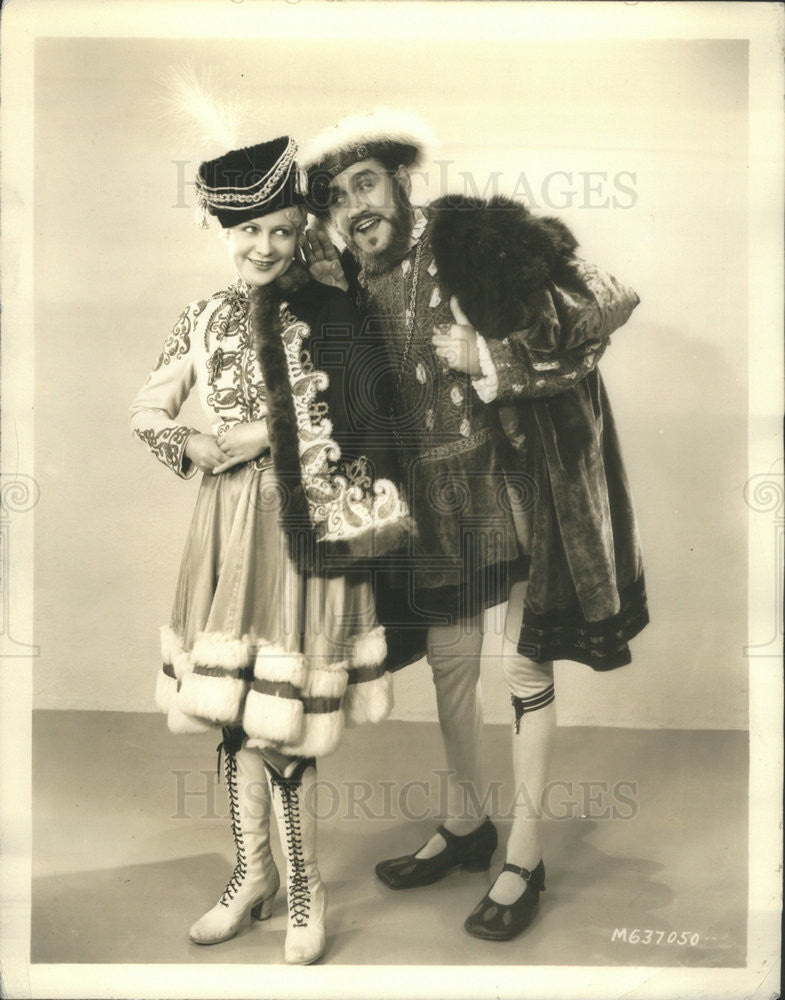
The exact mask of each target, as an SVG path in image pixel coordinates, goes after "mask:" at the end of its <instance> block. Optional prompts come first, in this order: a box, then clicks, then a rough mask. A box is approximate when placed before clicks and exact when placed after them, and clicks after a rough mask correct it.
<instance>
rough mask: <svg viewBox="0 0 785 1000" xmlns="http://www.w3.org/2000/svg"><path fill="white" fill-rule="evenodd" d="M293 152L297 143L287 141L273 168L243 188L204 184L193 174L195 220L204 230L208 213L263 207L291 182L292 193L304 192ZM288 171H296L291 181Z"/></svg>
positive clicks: (199, 177) (302, 173)
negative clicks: (195, 206)
mask: <svg viewBox="0 0 785 1000" xmlns="http://www.w3.org/2000/svg"><path fill="white" fill-rule="evenodd" d="M296 152H297V143H296V142H295V141H294V139H290V140H289V142H288V144H287V146H286V149H285V150H284V151H283V153H282V154H281V156H280V157H279V158H278V160H277V161H276V163H275V164H274V165H273V167H272V168H271V169H270V170H268V171H267V172H266V173H265V174H264V175H263V176H262V177H260V178H259V179H258V180H256V181H254V182H253V183H252V184H247V185H229V184H222V185H213V186H211V185H209V184H206V183H205V181H204V180H203V178H202V177H201V173H200V172H199V173H197V176H196V181H195V187H196V201H197V220H198V222H199V225H200V226H202V228H206V227H207V216H208V213H209V212H211V213H212V214H218V212H219V211H220V212H221V213H224V212H245V213H248V211H249V210H252V209H259V208H263V207H264V206H265V205H268V204H270V203H271V202H273V201H274V200H275V199H276V198H277V197H278V196H279V195H280V194H281V193H282V192H283V190H284V188H285V187H287V185H290V184H291V181H292V180H293V181H294V184H293V185H292V186H293V189H294V193H295V194H303V193H304V192H305V175H304V172H303V171H302V170H300V169H298V168H297V167H296V166H295V163H294V156H295V153H296ZM292 169H295V170H296V175H295V176H294V178H291V177H290V175H291V172H292Z"/></svg>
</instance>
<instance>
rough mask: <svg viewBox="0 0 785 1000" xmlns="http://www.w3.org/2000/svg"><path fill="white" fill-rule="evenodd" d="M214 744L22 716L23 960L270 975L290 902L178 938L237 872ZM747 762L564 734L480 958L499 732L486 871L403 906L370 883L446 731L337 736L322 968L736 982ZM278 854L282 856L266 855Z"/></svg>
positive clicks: (406, 728) (430, 794)
mask: <svg viewBox="0 0 785 1000" xmlns="http://www.w3.org/2000/svg"><path fill="white" fill-rule="evenodd" d="M217 742H218V738H217V737H216V735H215V734H210V735H207V736H193V737H182V736H180V737H175V736H172V735H171V734H169V733H168V732H167V730H166V727H165V724H164V721H163V719H162V718H161V717H160V716H158V715H152V714H141V713H113V712H68V711H58V712H53V711H41V712H36V713H35V719H34V743H33V753H34V757H33V797H34V813H33V823H34V833H33V836H34V859H33V889H32V943H31V954H32V961H33V962H34V963H110V964H114V963H190V962H201V963H257V964H258V963H262V964H264V963H269V964H274V963H279V962H281V961H282V951H283V941H284V935H285V929H286V912H285V910H286V907H285V900H284V896H283V894H280V895H279V897H278V898H277V899H276V903H275V907H274V910H273V916H272V918H271V919H270V920H268V921H266V922H264V923H258V922H254V923H253V925H252V926H246V927H245V928H244V929H243V931H242V932H241V933H240V934H239V935H238V936H237V937H236V938H235V939H233V940H231V941H227V942H225V943H224V944H221V945H216V946H213V947H207V948H204V947H199V946H197V945H194V944H191V943H190V942H189V940H188V937H187V930H188V927H189V926H190V924H191V922H192V921H193V920H194V919H195V918H196V917H198V916H199V915H200V914H201V913H202V912H203V911H204V910H206V909H208V908H209V907H210V906H211V905H212V904H213V903H214V902H215V900H216V899H217V898H218V896H219V895H220V893H221V891H222V890H223V887H224V885H225V883H226V880H227V878H228V876H229V874H230V873H231V870H232V867H233V865H234V852H233V844H232V841H231V834H230V832H229V824H228V819H227V818H226V817H227V807H226V797H225V792H226V790H225V787H224V784H223V780H222V781H221V783H220V785H219V784H216V781H215V778H216V754H215V746H216V743H217ZM747 757H748V753H747V734H746V733H745V732H739V731H715V730H711V731H707V730H699V731H683V730H667V731H657V730H637V729H606V728H588V727H563V728H560V729H559V730H558V734H557V743H556V751H555V756H554V760H553V765H552V769H551V786H550V791H549V799H548V802H549V808H548V812H549V818H548V819H547V820H546V822H545V830H544V836H545V848H544V860H545V865H546V870H547V891H546V892H545V893H544V894H543V895H542V897H541V904H540V909H539V913H538V915H537V917H536V918H535V921H534V923H533V924H532V925H531V927H530V928H529V930H528V931H527V932H526V933H525V934H524V935H522V936H521V937H520V938H518V939H516V940H514V941H512V942H506V943H491V942H484V941H479V940H476V939H474V938H472V937H470V936H469V935H468V934H466V932H465V931H464V930H463V927H462V924H463V920H464V918H465V917H466V915H467V914H468V913H469V912H470V911H471V909H472V908H473V907H474V905H475V904H476V903H477V902H478V901H479V900H480V898H481V897H482V896H483V894H484V893H485V891H486V890H487V887H488V884H489V882H490V879H491V878H492V877H493V876H494V874H495V872H497V871H498V870H499V868H500V866H501V864H502V863H503V860H504V851H503V844H504V842H505V840H506V837H507V833H508V831H509V819H508V818H506V814H507V813H508V810H509V804H510V798H511V795H512V791H511V789H512V777H511V770H510V762H509V759H508V758H509V728H508V727H507V726H501V725H489V726H487V727H486V733H485V747H484V759H485V770H486V775H487V776H488V777H489V778H494V779H498V780H500V781H501V782H503V783H504V784H503V785H502V786H497V787H496V790H495V791H492V795H496V799H495V800H494V799H493V798H491V799H489V802H490V804H491V806H492V808H493V811H494V813H495V816H496V818H497V820H498V827H499V832H500V846H499V849H498V850H497V853H496V855H495V856H494V860H493V864H492V867H491V871H490V872H489V873H481V874H466V873H463V872H456V873H454V874H452V875H450V876H448V877H447V878H446V879H444V880H443V881H442V882H440V883H437V884H436V885H433V886H430V887H428V888H424V889H419V890H409V891H404V892H392V891H390V890H388V889H386V888H385V887H384V886H382V885H381V884H380V883H379V882H378V881H376V879H375V877H374V875H373V867H374V865H375V863H376V862H377V861H378V860H380V859H382V858H385V857H391V856H394V855H396V854H402V853H406V852H407V851H409V850H414V849H416V848H417V847H419V846H420V845H421V844H422V843H423V842H424V841H425V840H427V839H428V837H429V836H430V834H431V832H432V830H433V820H432V819H431V818H430V816H429V815H428V809H429V808H431V809H433V810H438V802H439V788H440V781H441V778H440V776H439V774H438V769H439V768H440V767H441V766H442V756H441V743H440V737H439V732H438V727H437V726H436V725H435V724H430V723H414V722H394V721H388V722H386V723H383V724H381V725H379V726H376V727H364V728H361V729H356V730H349V731H347V732H346V734H345V738H344V741H343V743H342V745H341V747H340V749H339V751H338V752H337V753H336V754H334V755H333V756H332V757H329V758H327V759H325V760H324V761H322V762H321V763H320V767H319V779H320V782H321V785H320V792H319V800H318V808H319V813H320V816H321V817H322V820H321V822H320V827H319V858H320V867H321V871H322V876H323V878H324V880H325V882H326V884H327V888H328V893H329V899H330V906H329V923H328V942H327V951H326V954H325V956H324V959H323V961H324V962H327V963H330V964H337V965H371V964H380V965H448V966H456V965H484V964H493V965H550V966H553V965H651V966H711V967H721V966H726V967H729V966H742V965H744V962H745V951H746V922H747ZM380 779H381V780H383V781H384V782H385V785H384V786H380V785H379V784H378V783H379V781H380ZM404 814H406V815H404ZM407 815H408V817H409V818H406V816H407ZM274 850H275V851H276V853H277V855H278V857H279V858H280V856H281V852H280V847H279V845H278V843H277V841H276V840H274ZM649 932H650V933H649Z"/></svg>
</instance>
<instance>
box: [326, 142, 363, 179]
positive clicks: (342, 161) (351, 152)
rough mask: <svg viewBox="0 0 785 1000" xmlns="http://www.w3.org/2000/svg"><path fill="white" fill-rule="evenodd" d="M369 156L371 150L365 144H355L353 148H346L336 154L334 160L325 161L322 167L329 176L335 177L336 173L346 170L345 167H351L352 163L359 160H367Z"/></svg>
mask: <svg viewBox="0 0 785 1000" xmlns="http://www.w3.org/2000/svg"><path fill="white" fill-rule="evenodd" d="M370 157H371V151H370V150H369V148H368V147H367V146H355V147H354V148H353V149H347V150H346V151H345V152H344V153H342V154H341V155H340V156H338V157H337V158H336V159H335V160H333V161H332V163H330V162H326V163H325V164H324V165H323V166H322V169H323V170H324V171H325V172H326V173H327V174H329V176H330V177H337V176H338V174H340V173H342V171H344V170H346V168H347V167H351V166H352V164H354V163H359V162H360V160H368V159H370Z"/></svg>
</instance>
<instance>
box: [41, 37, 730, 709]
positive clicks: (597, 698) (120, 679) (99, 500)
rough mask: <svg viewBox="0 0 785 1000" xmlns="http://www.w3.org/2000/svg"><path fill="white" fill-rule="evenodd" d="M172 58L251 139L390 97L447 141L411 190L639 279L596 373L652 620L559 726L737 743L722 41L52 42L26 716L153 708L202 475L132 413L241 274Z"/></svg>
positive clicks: (44, 74)
mask: <svg viewBox="0 0 785 1000" xmlns="http://www.w3.org/2000/svg"><path fill="white" fill-rule="evenodd" d="M183 59H191V60H192V61H193V62H194V64H195V65H197V66H201V67H206V66H208V65H209V66H210V67H211V68H212V71H213V74H214V79H215V80H216V82H217V83H218V85H219V86H223V85H229V84H231V85H236V86H237V87H239V88H240V90H241V92H242V93H243V95H244V96H245V98H246V99H248V100H251V101H253V102H255V104H256V106H257V107H258V126H257V128H256V136H255V137H257V138H262V137H269V136H272V135H277V134H280V133H282V132H291V133H292V134H294V135H295V136H296V137H298V138H300V139H302V140H304V139H307V138H308V137H309V135H311V134H312V133H313V132H315V131H317V130H321V129H322V128H323V127H324V126H325V125H327V124H329V123H330V122H332V121H334V120H336V119H337V118H338V117H340V116H342V115H344V114H346V113H348V112H350V111H354V110H362V109H365V108H368V107H370V106H373V105H374V104H378V103H387V104H390V105H394V106H405V107H408V108H410V109H411V110H414V111H416V112H418V113H419V114H420V115H422V116H423V117H424V118H426V119H427V120H428V121H429V123H430V124H431V126H432V128H433V129H434V131H435V132H436V134H437V136H438V137H439V139H440V140H441V146H440V148H439V149H437V150H436V151H435V153H434V162H432V163H430V164H429V165H426V168H425V171H424V174H423V176H422V177H419V178H417V183H416V194H417V195H418V196H419V197H420V198H422V199H427V198H432V197H435V196H437V195H439V194H441V193H444V192H445V191H471V190H472V185H475V190H476V191H478V192H479V193H482V192H483V191H485V192H486V193H488V192H490V190H492V187H493V184H496V187H497V189H498V190H499V191H500V192H502V193H507V194H515V195H516V196H523V197H525V198H526V200H527V201H528V203H529V204H530V205H531V206H532V207H533V208H534V209H536V210H541V211H543V212H551V213H556V214H559V215H560V216H561V217H562V218H563V219H564V220H565V221H566V222H567V223H568V224H569V225H570V226H571V227H572V228H573V230H574V231H575V233H576V235H577V237H578V239H579V240H580V242H581V245H582V252H583V254H584V255H585V256H586V257H588V258H590V259H591V260H593V261H595V262H596V263H598V264H601V265H603V266H605V267H606V268H607V269H608V270H610V271H611V272H613V273H614V274H616V275H617V276H618V277H619V278H620V279H622V280H623V281H625V282H627V283H629V284H631V285H633V286H634V287H635V288H636V289H637V290H638V292H639V294H640V296H641V299H642V304H641V305H640V307H639V308H638V310H637V311H636V313H635V314H634V315H633V318H632V320H631V321H630V323H629V324H628V325H627V326H626V327H625V328H623V329H622V330H620V331H619V332H618V333H617V334H616V335H615V336H614V338H613V343H612V346H611V348H610V349H609V351H608V353H607V354H606V356H605V358H604V360H603V362H602V365H601V369H602V372H603V376H604V378H605V380H606V383H607V385H608V389H609V392H610V396H611V401H612V403H613V407H614V411H615V415H616V419H617V424H618V427H619V431H620V435H621V441H622V446H623V448H624V453H625V457H626V462H627V468H628V473H629V476H630V480H631V483H632V487H633V491H634V495H635V497H636V501H637V509H638V516H639V522H640V528H641V534H642V538H643V543H644V550H645V556H646V572H647V579H648V587H649V597H650V605H651V614H652V624H651V625H650V626H649V628H648V629H647V630H646V631H645V632H644V633H643V634H642V635H641V636H640V637H639V638H638V639H637V640H635V642H634V646H633V656H634V659H633V664H632V665H631V666H630V667H626V668H624V669H622V670H619V671H614V672H613V673H611V674H610V675H606V676H602V675H594V674H593V673H592V672H591V671H590V670H589V668H587V667H582V666H579V665H576V664H560V665H559V667H558V679H557V684H558V688H559V722H560V723H561V724H563V725H570V724H599V725H611V726H642V727H673V728H686V727H699V728H731V729H743V728H745V727H746V724H747V715H746V712H747V709H746V684H747V669H746V668H747V663H746V660H745V657H744V653H743V647H744V644H745V642H746V641H747V631H746V614H747V610H746V609H747V565H746V514H747V509H746V507H745V505H744V500H743V489H744V483H745V480H746V477H747V472H746V468H747V466H746V448H747V338H748V335H749V331H748V329H747V320H746V317H747V236H746V218H747V205H746V137H747V91H746V79H747V49H746V44H745V43H742V42H733V41H728V42H708V41H707V42H687V41H685V42H669V41H653V42H624V43H596V42H595V43H592V44H587V43H579V42H568V43H555V42H553V43H551V42H549V43H542V42H539V43H536V44H535V43H527V44H521V43H520V42H519V41H518V42H515V41H510V42H509V43H501V44H500V43H499V42H498V41H495V42H492V43H491V42H483V41H482V40H476V41H465V42H455V41H451V42H443V43H441V42H439V41H434V40H428V42H427V43H426V42H424V41H421V40H414V39H413V40H411V41H410V42H406V43H401V42H396V43H395V45H390V46H386V47H384V48H383V49H381V50H379V48H378V46H376V45H367V46H365V45H359V44H358V43H357V42H356V41H355V42H350V41H348V40H347V41H345V42H335V41H333V42H331V43H330V44H329V45H327V44H325V45H320V44H317V43H315V42H313V41H308V42H303V43H298V42H295V41H292V40H289V41H286V42H284V43H282V44H281V43H279V42H278V41H276V40H267V41H262V40H259V41H217V42H216V41H210V42H205V41H194V40H169V41H168V40H155V39H61V40H58V39H42V40H39V42H38V44H37V49H36V62H35V83H36V91H35V111H36V114H35V163H36V167H35V170H36V174H35V196H36V205H35V303H34V305H35V413H36V425H35V470H34V474H35V477H36V479H37V481H38V483H39V485H40V489H41V498H40V501H39V503H38V506H37V507H36V510H35V533H36V549H35V622H36V635H35V641H36V642H37V643H38V644H39V645H40V658H39V659H38V660H37V661H36V664H35V706H36V707H37V708H47V709H99V710H128V711H154V705H153V700H152V695H153V687H154V679H155V674H156V671H157V670H158V667H159V651H158V626H159V625H161V624H163V623H165V622H166V621H167V620H168V615H169V609H170V601H171V598H172V594H173V588H174V583H175V579H176V574H177V568H178V563H179V558H180V551H181V546H182V544H183V541H184V538H185V534H186V531H187V526H188V520H189V518H190V514H191V509H192V506H193V503H194V499H195V495H196V488H197V486H196V482H195V481H190V482H187V483H186V482H182V481H180V480H178V479H176V478H175V477H174V476H173V475H172V474H171V473H169V472H168V471H167V470H166V469H165V468H164V467H163V466H161V465H159V464H158V463H156V462H155V461H154V459H152V457H151V456H150V455H149V454H148V453H147V452H146V451H145V450H144V449H143V448H142V447H141V445H139V443H138V442H135V441H134V440H133V439H132V438H131V436H130V434H129V431H128V428H127V416H126V415H127V407H128V403H129V401H130V400H131V398H132V397H133V395H134V394H135V392H136V390H137V389H138V387H139V386H140V385H141V383H142V381H143V380H144V378H145V377H146V375H147V372H148V370H149V367H150V365H151V364H152V362H153V361H154V360H155V358H156V356H157V354H158V351H159V350H160V345H161V342H162V340H163V338H164V337H165V336H166V334H167V333H168V332H169V329H170V328H171V325H172V324H173V322H174V320H175V319H176V317H177V316H178V314H179V312H180V310H181V309H182V307H183V306H184V305H185V304H186V303H187V302H188V301H190V300H191V299H194V298H197V297H200V296H203V295H204V294H206V293H208V292H210V291H212V290H214V289H216V288H219V287H221V286H222V285H223V284H224V283H226V282H227V281H228V280H229V279H230V278H231V271H230V266H229V262H228V258H227V256H226V251H225V248H224V247H223V245H222V243H221V242H220V240H219V238H218V237H217V235H216V233H215V232H214V231H210V232H200V231H199V230H197V229H196V228H195V227H194V226H193V224H192V221H191V217H192V210H191V206H192V203H193V198H192V193H191V189H190V187H189V186H188V184H187V181H188V180H190V178H191V177H192V176H193V169H194V167H195V164H193V163H187V162H186V163H183V162H176V161H183V160H187V159H188V156H187V154H184V152H183V149H182V147H181V145H180V144H178V143H177V142H175V139H174V130H173V129H172V127H171V124H168V123H167V122H166V121H165V120H163V119H160V118H159V117H157V114H156V109H155V95H156V93H157V84H156V79H157V76H158V74H159V73H160V72H161V71H162V70H164V69H165V68H166V66H167V65H169V64H171V63H173V62H179V61H182V60H183ZM347 67H349V70H350V71H349V70H347ZM251 138H254V136H251ZM494 174H495V175H496V176H495V179H494V176H493V175H494ZM486 185H491V187H486ZM188 415H189V416H188V419H190V420H199V419H200V417H199V416H198V411H197V410H196V409H195V408H193V407H191V405H190V402H189V409H188ZM489 619H490V621H489V624H490V627H491V630H493V629H494V628H498V626H499V621H500V618H499V613H498V612H494V613H492V614H491V615H490V616H489ZM489 649H490V651H491V653H493V651H494V650H497V651H498V641H495V642H494V641H492V642H491V643H490V645H489ZM483 684H484V690H485V703H486V715H487V718H488V719H489V720H490V721H507V720H508V698H507V695H506V693H505V688H504V683H503V681H502V679H501V675H500V671H499V668H498V662H496V661H495V660H494V658H493V656H491V657H489V659H488V661H487V663H486V664H485V667H484V675H483ZM396 702H397V705H396V715H397V717H398V718H403V719H423V720H428V719H434V718H435V707H434V699H433V693H432V690H431V683H430V678H429V672H428V670H427V667H426V666H425V665H424V664H421V665H419V666H415V667H411V668H408V669H407V670H406V671H404V672H403V673H402V674H400V675H398V677H397V678H396Z"/></svg>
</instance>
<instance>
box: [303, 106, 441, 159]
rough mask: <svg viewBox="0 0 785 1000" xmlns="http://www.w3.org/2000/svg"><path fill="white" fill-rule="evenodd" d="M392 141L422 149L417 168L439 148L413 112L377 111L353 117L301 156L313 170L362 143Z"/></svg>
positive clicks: (308, 146) (323, 134)
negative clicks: (330, 155)
mask: <svg viewBox="0 0 785 1000" xmlns="http://www.w3.org/2000/svg"><path fill="white" fill-rule="evenodd" d="M380 140H389V141H392V142H403V143H407V144H409V145H412V146H416V147H417V149H418V154H417V158H416V160H415V163H414V165H419V164H420V163H421V162H422V160H423V159H424V157H425V153H426V150H428V149H433V147H435V146H436V137H435V136H434V134H433V132H432V131H431V129H430V128H429V127H428V125H426V124H425V122H424V121H423V120H422V119H421V118H419V117H418V116H417V115H415V114H412V113H411V112H410V111H405V110H402V109H398V108H387V107H382V108H376V109H374V110H373V111H369V112H365V113H363V114H353V115H349V116H348V117H346V118H344V119H343V120H342V121H340V122H338V123H337V124H335V125H331V126H330V127H329V128H328V129H325V130H324V132H321V133H320V134H319V135H317V136H315V137H314V138H313V139H311V140H310V142H308V143H307V144H306V145H305V146H304V147H303V149H302V151H301V153H300V156H299V157H298V159H299V162H300V165H301V166H302V167H306V168H308V167H312V166H315V165H316V164H318V163H321V161H322V160H323V159H324V158H325V157H326V156H327V155H328V154H335V153H340V152H344V151H346V150H348V149H350V148H352V147H354V146H357V145H358V144H360V143H363V142H366V143H369V142H379V141H380Z"/></svg>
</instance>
